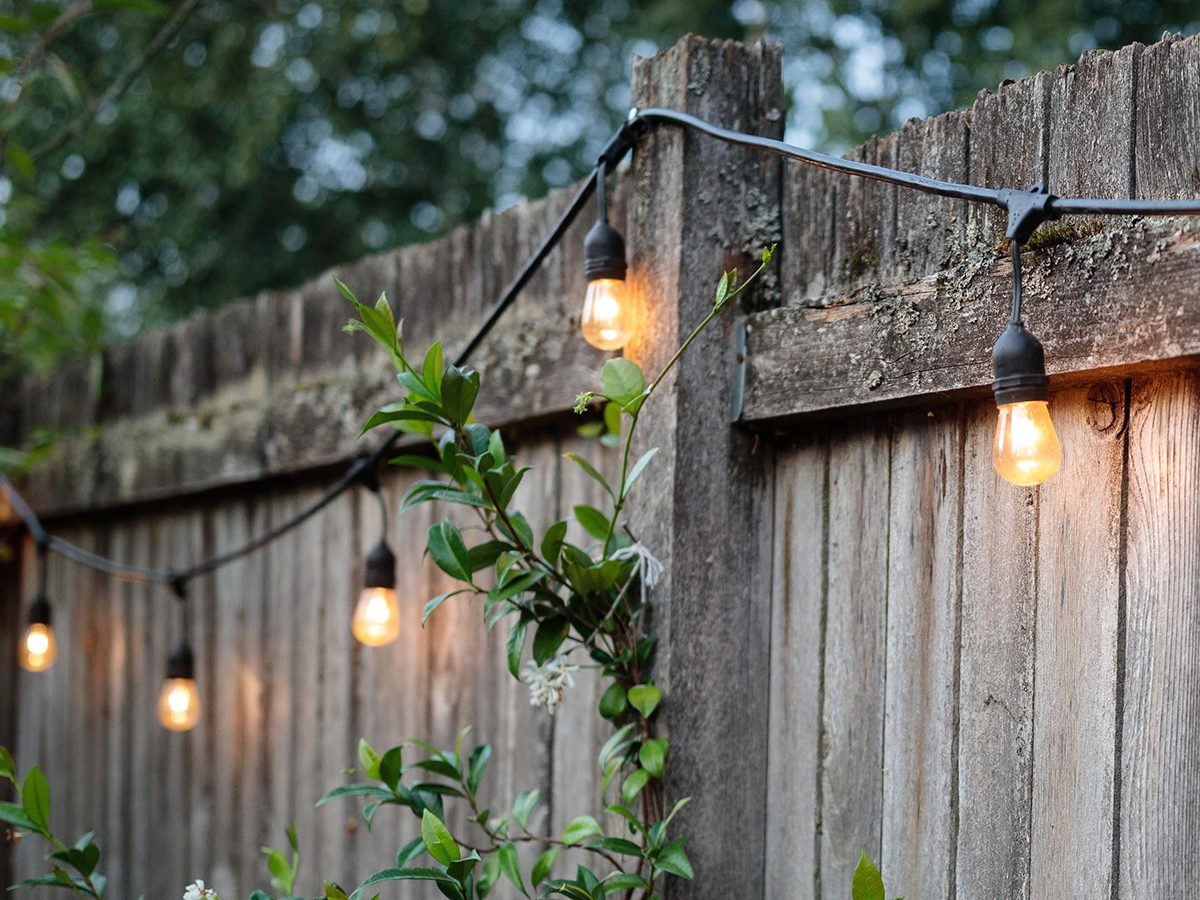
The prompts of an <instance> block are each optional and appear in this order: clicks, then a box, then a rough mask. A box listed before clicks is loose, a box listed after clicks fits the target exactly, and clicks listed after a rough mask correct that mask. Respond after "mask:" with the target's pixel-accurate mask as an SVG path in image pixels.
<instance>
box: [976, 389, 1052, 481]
mask: <svg viewBox="0 0 1200 900" xmlns="http://www.w3.org/2000/svg"><path fill="white" fill-rule="evenodd" d="M1061 464H1062V446H1061V445H1060V444H1059V443H1058V435H1057V434H1055V432H1054V423H1053V422H1052V421H1051V420H1050V408H1049V404H1047V402H1046V401H1045V400H1025V401H1022V402H1020V403H1005V404H1002V405H1001V406H1000V408H999V416H998V418H997V420H996V443H995V444H994V445H993V446H992V465H994V466H995V467H996V472H997V473H999V475H1000V477H1001V478H1003V479H1004V480H1005V481H1011V482H1012V483H1013V484H1017V485H1020V486H1022V487H1033V486H1034V485H1038V484H1041V483H1042V482H1043V481H1045V480H1046V479H1047V478H1049V477H1050V476H1051V475H1053V474H1054V473H1055V472H1057V471H1058V467H1059V465H1061Z"/></svg>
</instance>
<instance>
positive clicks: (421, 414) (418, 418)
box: [362, 407, 441, 434]
mask: <svg viewBox="0 0 1200 900" xmlns="http://www.w3.org/2000/svg"><path fill="white" fill-rule="evenodd" d="M440 421H441V420H440V419H439V418H438V417H437V416H435V415H433V414H432V413H427V412H425V411H424V410H420V409H407V408H404V407H399V408H389V407H384V408H383V409H381V410H379V412H377V413H375V415H373V416H371V418H369V419H367V424H366V425H364V426H363V429H362V434H366V433H367V432H368V431H370V430H371V429H372V428H375V427H377V426H379V425H383V424H386V423H389V422H391V423H395V422H428V423H431V424H436V423H438V422H440ZM423 433H425V434H428V433H429V432H428V431H423Z"/></svg>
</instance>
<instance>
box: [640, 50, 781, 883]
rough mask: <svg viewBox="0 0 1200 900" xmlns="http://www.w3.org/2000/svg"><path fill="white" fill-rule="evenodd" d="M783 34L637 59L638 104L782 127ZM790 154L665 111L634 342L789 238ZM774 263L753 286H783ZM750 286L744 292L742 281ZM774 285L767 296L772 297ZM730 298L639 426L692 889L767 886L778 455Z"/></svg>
mask: <svg viewBox="0 0 1200 900" xmlns="http://www.w3.org/2000/svg"><path fill="white" fill-rule="evenodd" d="M781 93H782V89H781V64H780V50H779V47H778V46H776V45H772V44H761V43H760V44H755V45H754V46H747V45H744V44H740V43H736V42H733V41H707V40H702V39H700V38H697V37H695V36H691V35H689V36H688V37H685V38H683V39H682V40H681V41H680V42H679V43H678V44H676V45H675V46H674V47H672V48H671V49H670V50H668V51H666V52H664V53H660V54H658V55H656V56H655V57H654V58H652V59H648V60H639V61H636V62H635V65H634V72H633V86H632V94H633V103H634V105H635V106H638V107H647V106H666V107H672V108H675V109H680V110H683V111H685V112H689V113H693V114H695V115H698V116H701V117H703V118H705V119H708V120H711V121H713V122H718V123H721V124H722V125H726V126H728V127H731V128H738V129H744V130H748V131H751V132H754V133H757V134H762V135H769V136H773V137H780V136H782V130H783V116H782V107H781V103H780V101H781ZM780 166H781V163H780V162H779V161H778V160H776V159H774V158H770V157H766V156H764V155H763V154H760V153H755V152H752V151H746V150H742V149H739V148H734V147H729V146H727V145H725V144H722V143H718V142H716V141H714V140H712V139H710V138H707V137H704V136H698V135H695V134H691V133H689V134H683V133H681V132H680V131H679V130H677V129H675V128H672V127H667V126H664V127H662V128H660V129H659V130H658V131H657V133H655V134H654V136H652V137H651V138H649V139H648V140H646V141H644V142H643V143H641V144H639V146H638V148H637V151H636V152H635V154H634V163H633V175H634V179H635V186H634V187H635V189H634V192H633V196H634V199H633V200H632V208H631V210H630V230H629V235H628V237H629V244H630V248H631V262H632V276H631V277H632V281H633V285H634V288H635V294H636V295H637V296H639V297H640V298H642V303H643V316H642V328H641V329H640V331H639V336H638V338H637V339H636V340H635V342H634V343H632V344H631V345H630V346H629V347H628V348H627V351H626V352H627V355H628V356H629V357H630V358H631V359H634V360H636V361H637V362H638V363H639V364H640V365H642V366H643V368H644V369H645V371H646V373H647V375H648V376H651V375H653V374H656V373H657V371H658V370H659V369H661V367H662V366H663V364H664V363H665V362H666V361H667V359H668V358H669V357H670V355H671V354H672V353H673V352H674V350H675V348H676V347H677V346H678V345H679V343H680V342H681V341H682V340H683V339H684V338H685V337H686V336H687V335H688V334H689V333H690V331H691V329H692V328H693V327H695V325H697V324H698V323H699V322H700V320H701V319H702V318H703V317H704V316H705V315H706V314H707V313H708V311H709V310H710V309H711V307H712V302H713V295H714V291H715V288H716V284H717V280H718V278H719V277H720V273H721V269H722V267H726V268H728V267H731V266H735V265H736V266H737V267H738V268H739V270H740V272H741V273H742V277H745V275H746V274H748V273H749V272H750V271H752V270H753V268H754V262H755V259H756V257H757V254H758V253H760V252H761V250H762V248H763V246H764V245H765V244H769V243H771V242H773V241H775V240H777V239H778V234H779V230H780V224H779V216H780V213H779V198H780V189H781V168H780ZM777 285H778V280H777V279H775V277H774V274H773V272H772V273H771V275H770V277H768V278H767V279H766V280H765V282H764V285H763V288H762V289H761V290H759V291H757V292H756V293H755V294H754V295H753V296H754V297H757V298H758V300H757V302H758V303H759V304H762V303H764V302H766V303H770V302H774V298H775V296H776V295H777ZM748 293H749V292H748ZM764 298H765V299H764ZM740 313H741V310H740V309H739V310H732V309H730V310H727V311H726V312H725V314H723V316H722V317H721V318H720V319H719V320H717V321H715V322H713V323H712V325H711V326H710V327H709V329H708V330H707V331H706V332H705V333H704V334H703V336H702V337H701V338H700V339H699V340H697V342H696V343H695V344H693V346H692V348H691V350H690V351H689V352H688V354H687V355H685V356H684V357H683V359H682V361H681V362H680V364H679V365H678V367H677V368H676V369H675V370H674V372H673V374H672V376H671V377H670V379H669V380H668V381H666V382H664V387H665V390H662V393H661V395H659V396H656V397H655V398H654V400H652V401H651V404H652V405H651V406H648V407H647V410H646V413H645V414H644V415H643V416H642V419H643V423H642V425H641V426H639V428H640V429H644V431H643V432H642V433H641V434H640V436H639V442H640V444H641V449H642V450H644V449H646V448H648V447H658V448H659V455H658V458H657V459H656V460H655V461H654V462H653V463H652V466H653V467H654V468H655V470H656V471H658V473H659V474H660V476H668V475H669V477H670V481H669V483H668V486H666V487H664V488H663V489H662V490H661V491H657V492H654V491H650V490H648V489H643V490H642V493H641V496H640V497H639V498H638V502H637V503H636V504H635V505H636V506H637V512H636V519H635V520H634V521H633V523H632V527H633V530H634V533H635V534H637V536H638V537H639V538H641V539H642V540H643V541H644V542H646V543H647V544H648V545H649V546H650V547H651V549H652V550H653V551H654V552H655V553H656V554H658V555H659V556H660V557H661V558H662V560H663V562H664V563H666V564H667V567H668V576H667V579H666V581H665V582H664V583H663V584H662V585H660V587H659V590H658V592H657V595H656V596H657V602H656V612H655V616H656V621H655V622H654V628H655V630H656V632H657V633H658V634H659V636H660V641H659V649H658V657H657V660H656V662H655V678H656V680H657V682H658V683H659V684H660V685H661V686H663V687H664V689H665V691H666V694H667V701H666V702H667V705H666V707H665V708H664V713H663V717H664V721H663V722H662V723H661V724H662V725H664V726H665V732H666V734H667V736H668V737H669V738H670V739H671V744H672V746H671V757H670V765H669V770H668V775H667V790H668V798H669V800H671V801H674V800H678V799H680V798H682V797H691V798H692V803H691V805H690V806H689V807H688V808H687V809H686V810H685V811H684V812H683V813H682V814H681V815H680V817H679V819H677V821H678V822H679V824H678V825H675V826H674V827H673V829H672V832H673V833H674V834H676V835H679V834H688V835H690V836H691V840H690V843H689V844H688V852H689V855H690V857H691V860H692V863H693V865H694V867H695V870H696V879H697V880H696V883H695V884H694V885H687V886H682V885H678V884H677V885H676V887H675V888H674V889H673V895H674V896H678V897H684V896H686V897H688V898H692V900H705V898H721V900H728V898H730V897H737V898H754V897H761V896H762V894H763V860H764V839H765V823H766V811H765V809H766V808H765V785H766V768H767V741H766V736H767V705H768V696H767V694H768V648H769V634H768V630H769V629H768V624H769V620H770V595H771V594H770V567H771V537H770V527H771V483H772V479H771V477H770V473H771V467H772V464H773V455H774V454H773V451H772V449H771V448H770V447H769V446H767V445H766V443H765V442H758V441H756V439H755V438H753V437H752V436H750V435H748V434H746V433H745V432H743V431H741V430H740V429H738V428H737V427H736V426H733V425H731V424H730V406H731V390H732V384H733V372H734V357H735V350H734V339H735V333H736V321H737V316H738V315H740Z"/></svg>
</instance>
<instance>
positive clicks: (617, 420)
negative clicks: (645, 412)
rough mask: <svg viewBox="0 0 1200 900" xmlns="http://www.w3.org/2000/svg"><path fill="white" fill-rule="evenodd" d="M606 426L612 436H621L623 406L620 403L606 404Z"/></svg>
mask: <svg viewBox="0 0 1200 900" xmlns="http://www.w3.org/2000/svg"><path fill="white" fill-rule="evenodd" d="M604 426H605V427H606V428H607V429H608V430H609V433H611V434H614V435H619V434H620V433H621V406H620V404H619V403H605V404H604Z"/></svg>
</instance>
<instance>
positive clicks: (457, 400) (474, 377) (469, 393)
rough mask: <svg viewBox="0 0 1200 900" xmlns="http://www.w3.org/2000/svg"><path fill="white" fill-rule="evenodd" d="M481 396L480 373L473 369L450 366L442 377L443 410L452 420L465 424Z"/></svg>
mask: <svg viewBox="0 0 1200 900" xmlns="http://www.w3.org/2000/svg"><path fill="white" fill-rule="evenodd" d="M478 394H479V373H478V372H476V371H473V370H472V369H461V368H459V367H458V366H448V367H447V368H446V371H445V373H444V374H443V375H442V408H443V409H445V410H446V412H447V413H448V414H449V416H450V418H451V419H453V420H454V421H455V422H458V423H459V424H465V423H466V421H467V419H468V418H470V415H471V409H472V407H474V406H475V398H476V397H477V396H478Z"/></svg>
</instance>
